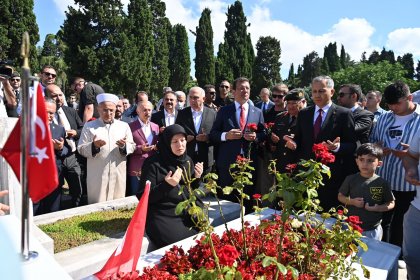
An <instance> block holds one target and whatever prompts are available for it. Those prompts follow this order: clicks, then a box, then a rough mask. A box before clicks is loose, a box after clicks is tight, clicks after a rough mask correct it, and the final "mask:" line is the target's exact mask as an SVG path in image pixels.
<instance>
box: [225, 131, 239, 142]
mask: <svg viewBox="0 0 420 280" xmlns="http://www.w3.org/2000/svg"><path fill="white" fill-rule="evenodd" d="M241 138H242V131H241V130H240V129H238V128H234V129H231V130H229V131H228V132H227V133H226V139H227V140H237V139H241Z"/></svg>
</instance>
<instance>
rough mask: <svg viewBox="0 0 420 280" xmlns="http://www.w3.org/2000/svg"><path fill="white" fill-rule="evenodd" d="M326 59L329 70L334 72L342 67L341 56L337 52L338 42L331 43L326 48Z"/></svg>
mask: <svg viewBox="0 0 420 280" xmlns="http://www.w3.org/2000/svg"><path fill="white" fill-rule="evenodd" d="M324 59H326V63H327V65H328V70H329V72H331V73H333V72H336V71H338V70H340V69H341V62H340V57H339V56H338V54H337V43H335V42H334V43H329V44H328V46H326V47H325V48H324ZM323 70H324V69H323Z"/></svg>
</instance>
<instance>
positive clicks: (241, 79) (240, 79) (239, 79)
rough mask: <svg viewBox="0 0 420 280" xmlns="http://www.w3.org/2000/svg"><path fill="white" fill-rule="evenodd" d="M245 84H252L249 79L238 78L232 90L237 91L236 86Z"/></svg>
mask: <svg viewBox="0 0 420 280" xmlns="http://www.w3.org/2000/svg"><path fill="white" fill-rule="evenodd" d="M244 82H248V83H249V84H250V82H249V79H248V78H245V77H239V78H236V80H235V81H233V85H232V88H233V89H234V90H235V89H236V85H237V84H238V83H244Z"/></svg>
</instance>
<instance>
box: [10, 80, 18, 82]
mask: <svg viewBox="0 0 420 280" xmlns="http://www.w3.org/2000/svg"><path fill="white" fill-rule="evenodd" d="M10 81H11V82H20V79H10Z"/></svg>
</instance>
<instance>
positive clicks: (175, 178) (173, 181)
mask: <svg viewBox="0 0 420 280" xmlns="http://www.w3.org/2000/svg"><path fill="white" fill-rule="evenodd" d="M181 177H182V169H181V168H179V167H178V168H177V170H176V171H175V172H174V173H173V174H172V171H169V172H168V174H167V175H166V176H165V181H166V183H168V184H169V185H171V186H172V187H175V186H177V185H178V184H179V181H181Z"/></svg>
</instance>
